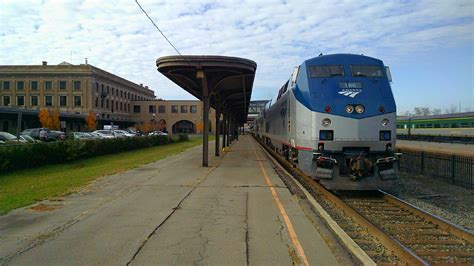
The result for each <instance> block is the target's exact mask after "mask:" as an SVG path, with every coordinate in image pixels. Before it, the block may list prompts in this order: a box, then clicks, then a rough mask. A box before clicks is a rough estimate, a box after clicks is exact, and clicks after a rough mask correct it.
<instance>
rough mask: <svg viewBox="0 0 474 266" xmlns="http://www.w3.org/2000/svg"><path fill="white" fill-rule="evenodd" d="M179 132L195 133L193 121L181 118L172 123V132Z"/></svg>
mask: <svg viewBox="0 0 474 266" xmlns="http://www.w3.org/2000/svg"><path fill="white" fill-rule="evenodd" d="M179 133H187V134H189V133H195V127H194V124H193V122H191V121H188V120H181V121H178V122H176V123H175V124H174V125H173V134H179Z"/></svg>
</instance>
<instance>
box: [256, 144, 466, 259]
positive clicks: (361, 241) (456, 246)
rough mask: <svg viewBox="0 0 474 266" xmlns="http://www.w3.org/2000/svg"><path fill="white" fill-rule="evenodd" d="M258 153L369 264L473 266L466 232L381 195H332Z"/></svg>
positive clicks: (271, 152) (306, 178)
mask: <svg viewBox="0 0 474 266" xmlns="http://www.w3.org/2000/svg"><path fill="white" fill-rule="evenodd" d="M262 146H263V145H262ZM263 147H264V148H265V149H266V150H267V151H268V152H269V153H270V154H271V155H272V156H273V158H275V159H276V160H277V161H278V162H279V163H280V166H277V167H284V168H285V169H286V170H287V171H288V172H289V173H291V175H292V176H293V177H294V178H295V179H296V180H297V181H298V182H299V183H300V184H301V185H302V186H303V187H305V188H306V189H307V190H308V191H309V192H310V194H311V195H312V196H313V197H314V198H315V199H316V200H317V201H318V202H319V204H320V205H321V206H322V207H323V208H324V209H325V210H326V212H327V213H328V214H329V215H330V216H331V217H332V218H333V219H334V221H336V223H337V224H338V225H339V226H340V228H342V230H344V231H345V232H346V233H347V235H348V236H349V237H351V238H352V239H353V241H354V242H355V243H356V244H357V245H358V246H359V247H360V248H361V249H362V250H363V251H364V252H365V253H366V254H367V255H368V256H369V257H370V258H371V259H372V260H373V261H374V262H375V263H377V264H394V263H395V264H409V265H463V264H465V265H474V235H473V233H472V232H470V231H467V230H464V229H463V228H461V227H459V226H457V225H454V224H452V223H450V222H449V221H445V220H443V219H442V218H440V217H437V216H435V215H432V214H430V213H428V212H425V211H423V210H421V209H419V208H417V207H415V206H413V205H410V204H409V203H406V202H404V201H403V200H400V199H398V198H396V197H394V196H392V195H390V194H388V193H386V192H383V191H378V192H375V193H371V194H370V195H367V194H366V195H364V194H361V193H358V194H356V195H354V194H350V193H344V194H340V195H336V194H333V193H332V192H330V191H328V190H326V189H325V188H324V187H322V186H321V185H320V184H319V183H317V182H315V181H314V180H313V179H312V178H311V177H309V176H306V175H305V174H303V173H302V172H301V171H299V170H298V169H295V168H293V167H292V166H291V165H290V164H289V163H288V162H287V161H285V160H284V159H283V158H282V157H281V156H280V155H278V154H277V153H275V152H274V151H272V150H270V149H268V148H267V147H265V146H263ZM276 170H277V172H279V171H278V169H276ZM279 174H280V176H282V173H279Z"/></svg>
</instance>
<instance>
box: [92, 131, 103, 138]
mask: <svg viewBox="0 0 474 266" xmlns="http://www.w3.org/2000/svg"><path fill="white" fill-rule="evenodd" d="M89 134H90V135H91V136H92V138H93V139H104V138H105V137H103V136H102V134H100V133H95V132H89Z"/></svg>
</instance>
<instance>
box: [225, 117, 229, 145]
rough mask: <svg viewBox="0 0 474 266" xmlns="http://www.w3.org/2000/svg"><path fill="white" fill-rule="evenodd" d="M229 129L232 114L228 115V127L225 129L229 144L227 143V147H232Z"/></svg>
mask: <svg viewBox="0 0 474 266" xmlns="http://www.w3.org/2000/svg"><path fill="white" fill-rule="evenodd" d="M229 128H230V113H229V114H227V123H226V127H225V134H226V135H227V143H226V146H227V147H229V146H230V135H229Z"/></svg>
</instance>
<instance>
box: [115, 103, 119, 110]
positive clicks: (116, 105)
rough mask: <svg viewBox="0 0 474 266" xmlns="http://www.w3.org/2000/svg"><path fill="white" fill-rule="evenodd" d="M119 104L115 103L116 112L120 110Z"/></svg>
mask: <svg viewBox="0 0 474 266" xmlns="http://www.w3.org/2000/svg"><path fill="white" fill-rule="evenodd" d="M118 109H119V108H118V102H115V110H118Z"/></svg>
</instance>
